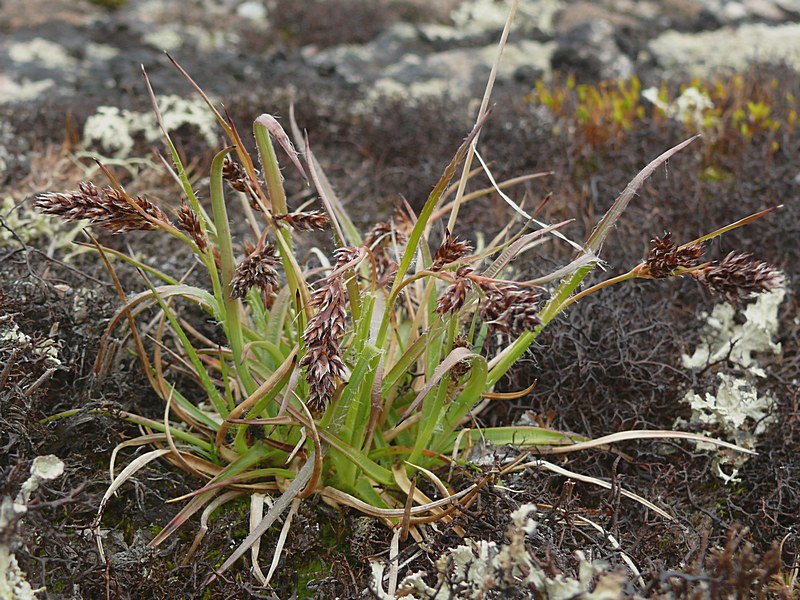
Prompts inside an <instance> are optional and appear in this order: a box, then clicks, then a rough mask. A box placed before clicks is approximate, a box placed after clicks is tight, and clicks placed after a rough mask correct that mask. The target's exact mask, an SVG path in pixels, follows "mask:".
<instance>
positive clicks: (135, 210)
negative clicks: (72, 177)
mask: <svg viewBox="0 0 800 600" xmlns="http://www.w3.org/2000/svg"><path fill="white" fill-rule="evenodd" d="M34 205H35V206H36V208H38V209H39V210H41V211H42V212H44V213H46V214H49V215H58V216H59V217H61V218H62V219H64V220H65V221H80V220H82V219H86V220H88V221H90V222H91V223H92V224H95V225H100V226H102V227H104V228H106V229H108V230H109V231H111V232H113V233H124V232H126V231H151V230H154V229H159V227H160V226H161V225H169V224H170V220H169V217H168V216H167V215H166V213H165V212H164V211H163V210H161V209H160V208H158V207H157V206H156V205H155V204H153V203H152V202H150V201H149V200H147V199H146V198H143V197H141V196H136V197H135V198H131V197H128V196H126V195H125V194H123V193H122V192H119V191H117V190H116V189H114V188H112V187H105V188H103V189H102V190H98V189H97V187H96V186H95V185H94V184H93V183H91V182H84V183H81V184H80V185H79V186H78V190H77V191H75V192H68V193H64V194H61V193H47V194H39V195H38V196H36V200H35V202H34ZM148 217H149V218H148Z"/></svg>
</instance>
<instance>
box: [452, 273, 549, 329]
mask: <svg viewBox="0 0 800 600" xmlns="http://www.w3.org/2000/svg"><path fill="white" fill-rule="evenodd" d="M471 285H476V286H477V287H479V288H480V289H481V290H482V291H483V292H484V293H485V294H486V298H485V300H484V301H483V303H482V305H481V308H480V317H481V319H483V321H484V322H485V323H486V324H487V325H488V326H489V327H490V328H491V329H494V330H496V331H501V332H503V333H508V334H511V335H519V334H522V333H523V332H525V331H532V330H533V329H534V328H535V327H536V326H537V325H539V324H541V320H540V319H539V310H540V297H541V295H540V293H539V292H538V290H535V289H532V288H524V287H519V286H517V285H514V284H512V283H505V282H498V281H496V280H490V279H486V278H484V277H481V276H480V275H477V274H476V273H475V271H474V269H472V268H471V267H468V266H463V267H459V269H458V270H457V271H456V272H455V275H454V278H453V283H452V284H451V285H450V286H449V287H448V288H447V289H446V290H445V291H444V293H443V294H442V295H441V296H440V297H439V300H438V301H437V303H436V312H438V313H439V314H440V315H444V314H446V313H455V312H456V311H458V310H460V309H461V307H463V306H464V303H465V302H466V299H467V292H468V290H469V288H470V286H471Z"/></svg>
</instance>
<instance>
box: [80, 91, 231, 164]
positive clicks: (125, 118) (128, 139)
mask: <svg viewBox="0 0 800 600" xmlns="http://www.w3.org/2000/svg"><path fill="white" fill-rule="evenodd" d="M157 100H158V105H159V109H160V110H161V113H162V117H163V119H164V125H165V126H166V128H167V130H168V131H174V130H176V129H178V128H180V127H183V126H185V125H188V126H191V127H194V128H196V130H197V131H198V132H199V133H200V135H201V136H202V137H203V139H204V140H205V141H206V142H207V143H208V144H209V146H213V145H214V144H216V141H217V132H216V120H215V118H214V115H213V113H210V112H209V110H208V107H207V106H206V105H205V103H204V102H203V101H202V100H200V99H197V100H187V99H186V98H181V97H180V96H175V95H168V96H159V97H158V99H157ZM137 136H141V137H143V138H144V140H145V141H146V142H148V143H153V142H155V141H157V140H159V139H160V138H161V130H160V129H159V127H158V121H157V120H156V117H155V115H154V114H153V113H152V112H147V113H140V112H136V111H130V110H120V109H119V108H117V107H114V106H100V107H98V109H97V112H96V113H95V114H94V115H92V116H91V117H89V118H88V119H87V120H86V124H85V125H84V128H83V143H84V146H86V147H90V146H95V145H97V146H100V147H102V148H103V149H104V150H105V151H107V152H109V153H111V154H112V155H113V156H116V157H125V156H128V155H129V154H130V152H131V150H133V146H134V143H135V140H136V137H137Z"/></svg>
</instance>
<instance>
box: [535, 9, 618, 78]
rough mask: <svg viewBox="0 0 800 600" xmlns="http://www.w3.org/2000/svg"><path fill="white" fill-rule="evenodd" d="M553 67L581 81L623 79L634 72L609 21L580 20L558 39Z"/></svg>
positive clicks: (553, 57) (552, 62)
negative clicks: (580, 21) (579, 22)
mask: <svg viewBox="0 0 800 600" xmlns="http://www.w3.org/2000/svg"><path fill="white" fill-rule="evenodd" d="M557 44H558V45H557V47H556V50H555V52H554V53H553V56H552V58H551V61H550V64H551V66H552V68H553V70H558V71H564V72H569V73H574V74H575V75H576V77H578V78H579V79H583V80H590V81H596V80H600V79H621V78H622V79H624V78H628V77H630V76H631V75H633V73H634V68H633V61H632V60H631V59H630V58H629V57H628V56H626V55H625V54H623V53H622V51H621V50H620V48H619V46H618V45H617V42H616V39H615V31H614V27H613V25H611V23H609V22H608V21H591V22H586V23H581V24H579V25H577V26H575V27H573V28H572V29H570V30H569V31H568V32H567V33H566V34H565V35H562V36H560V37H559V38H558V40H557Z"/></svg>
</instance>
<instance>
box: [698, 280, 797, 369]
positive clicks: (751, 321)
mask: <svg viewBox="0 0 800 600" xmlns="http://www.w3.org/2000/svg"><path fill="white" fill-rule="evenodd" d="M785 296H786V290H785V289H784V288H782V287H781V288H777V289H776V290H774V291H772V292H769V293H767V294H761V295H759V296H758V297H757V299H756V300H755V301H754V302H752V303H751V304H749V305H748V306H747V307H746V308H745V309H744V319H745V320H744V323H741V324H739V323H737V322H736V321H735V319H734V316H735V314H736V310H735V309H734V308H733V306H731V305H730V304H728V303H724V304H719V305H717V306H716V307H714V310H713V311H711V314H710V315H705V318H706V326H705V328H704V332H703V336H702V341H703V343H702V344H701V345H700V346H698V347H697V348H696V349H695V351H694V352H693V353H692V354H691V355H688V354H684V355H683V357H682V362H683V366H684V367H686V368H688V369H701V368H703V367H705V366H706V365H708V364H711V363H714V362H717V361H721V360H729V361H730V362H732V363H734V364H736V365H738V366H740V367H742V368H744V369H747V370H748V371H749V372H750V373H752V374H753V375H756V376H758V377H763V376H764V375H765V373H764V370H763V368H762V367H761V366H759V364H758V362H757V357H758V356H759V355H764V354H773V355H777V354H780V353H781V345H780V343H779V342H774V341H773V339H772V338H773V336H774V335H775V334H776V333H777V332H778V307H779V306H780V304H781V302H783V299H784V297H785Z"/></svg>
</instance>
